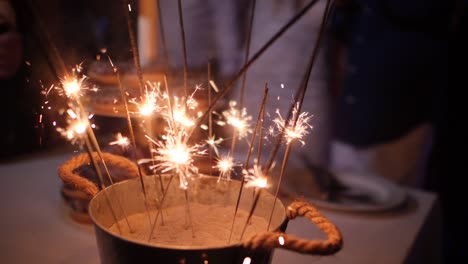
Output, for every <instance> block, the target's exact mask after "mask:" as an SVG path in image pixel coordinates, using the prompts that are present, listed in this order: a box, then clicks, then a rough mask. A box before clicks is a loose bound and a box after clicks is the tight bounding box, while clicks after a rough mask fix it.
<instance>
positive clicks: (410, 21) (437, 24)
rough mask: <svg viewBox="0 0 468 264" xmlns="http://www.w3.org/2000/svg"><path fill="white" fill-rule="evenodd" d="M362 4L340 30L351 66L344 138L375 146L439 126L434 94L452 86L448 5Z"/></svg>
mask: <svg viewBox="0 0 468 264" xmlns="http://www.w3.org/2000/svg"><path fill="white" fill-rule="evenodd" d="M418 2H421V1H416V2H414V1H408V2H407V1H378V0H373V1H355V2H354V5H353V6H351V7H350V8H347V9H346V10H341V11H340V9H339V10H338V12H337V18H338V19H337V20H336V21H338V22H339V23H341V25H339V23H338V25H335V26H336V29H337V30H336V32H340V33H341V34H342V35H341V36H340V39H341V41H343V42H344V45H345V47H346V49H347V67H346V69H347V70H346V72H345V73H344V74H345V76H344V83H343V84H342V94H341V96H340V98H339V102H338V107H337V117H336V138H337V139H338V140H340V141H342V142H344V143H347V144H351V145H354V146H357V147H368V146H372V145H375V144H380V143H385V142H388V141H392V140H395V139H397V138H400V137H401V136H403V135H404V134H406V133H408V132H409V131H410V130H411V129H413V128H415V127H416V126H418V125H419V124H421V123H423V122H426V121H430V120H432V116H433V103H434V98H433V95H434V94H435V93H436V90H438V89H445V88H446V86H447V82H448V81H447V78H448V76H447V75H448V73H447V70H448V69H447V67H448V23H449V12H448V11H446V10H450V9H449V8H448V6H449V5H448V4H444V2H443V1H429V2H428V1H424V3H419V4H420V5H419V6H417V4H418Z"/></svg>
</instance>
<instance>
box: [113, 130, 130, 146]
mask: <svg viewBox="0 0 468 264" xmlns="http://www.w3.org/2000/svg"><path fill="white" fill-rule="evenodd" d="M109 145H111V146H112V145H119V146H121V147H122V148H123V149H126V148H128V146H129V145H130V140H129V139H128V137H124V136H122V134H121V133H117V135H116V140H115V141H112V142H109Z"/></svg>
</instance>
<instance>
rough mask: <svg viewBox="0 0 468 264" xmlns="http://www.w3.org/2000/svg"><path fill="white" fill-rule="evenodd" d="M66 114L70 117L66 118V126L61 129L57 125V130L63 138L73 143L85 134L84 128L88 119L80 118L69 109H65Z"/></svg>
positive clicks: (87, 124) (87, 123)
mask: <svg viewBox="0 0 468 264" xmlns="http://www.w3.org/2000/svg"><path fill="white" fill-rule="evenodd" d="M67 114H68V116H69V117H70V118H69V119H67V123H68V126H67V128H66V129H63V128H61V127H58V128H57V131H58V132H59V133H60V135H62V136H63V137H64V138H66V139H67V140H70V141H71V143H72V144H75V143H76V142H77V141H78V140H80V139H83V137H84V136H85V135H86V129H87V127H88V126H89V125H90V124H89V121H88V119H83V118H80V117H79V116H78V115H77V114H76V113H75V112H73V111H72V110H71V109H68V110H67ZM80 143H81V142H80Z"/></svg>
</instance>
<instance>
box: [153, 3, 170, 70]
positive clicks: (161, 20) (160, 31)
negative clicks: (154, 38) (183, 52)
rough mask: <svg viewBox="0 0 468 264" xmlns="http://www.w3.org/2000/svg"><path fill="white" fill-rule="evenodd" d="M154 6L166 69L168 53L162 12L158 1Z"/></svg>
mask: <svg viewBox="0 0 468 264" xmlns="http://www.w3.org/2000/svg"><path fill="white" fill-rule="evenodd" d="M156 6H157V9H158V19H159V33H160V36H161V46H162V49H163V54H164V66H165V67H166V68H168V67H169V52H168V51H167V45H166V34H165V33H164V24H163V18H162V12H161V3H160V0H156Z"/></svg>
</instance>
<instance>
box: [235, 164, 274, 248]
mask: <svg viewBox="0 0 468 264" xmlns="http://www.w3.org/2000/svg"><path fill="white" fill-rule="evenodd" d="M244 174H245V177H246V179H247V180H248V183H247V184H246V185H245V187H255V188H256V189H259V190H258V191H257V192H256V195H255V198H254V200H253V203H252V207H251V208H250V211H249V215H248V216H247V219H246V220H245V224H244V227H243V229H242V232H241V235H240V238H239V241H242V238H243V237H244V233H245V230H246V229H247V225H248V223H249V222H250V219H251V218H252V215H253V212H254V211H255V208H256V207H257V203H258V200H259V198H260V195H261V193H262V190H263V189H265V188H267V187H268V181H267V178H266V176H265V174H263V172H262V169H261V168H260V166H259V165H258V164H257V165H254V166H253V169H249V170H248V171H244Z"/></svg>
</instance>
